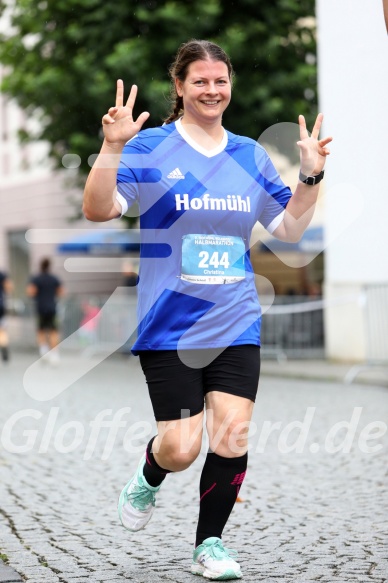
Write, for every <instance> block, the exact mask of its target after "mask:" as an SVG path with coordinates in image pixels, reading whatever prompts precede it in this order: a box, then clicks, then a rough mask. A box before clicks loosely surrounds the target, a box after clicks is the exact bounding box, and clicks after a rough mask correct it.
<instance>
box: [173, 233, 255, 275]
mask: <svg viewBox="0 0 388 583" xmlns="http://www.w3.org/2000/svg"><path fill="white" fill-rule="evenodd" d="M244 278H245V245H244V241H243V239H242V238H241V237H230V236H227V235H185V236H184V237H182V273H181V279H184V280H186V281H190V282H192V283H205V284H215V283H235V282H237V281H240V280H242V279H244Z"/></svg>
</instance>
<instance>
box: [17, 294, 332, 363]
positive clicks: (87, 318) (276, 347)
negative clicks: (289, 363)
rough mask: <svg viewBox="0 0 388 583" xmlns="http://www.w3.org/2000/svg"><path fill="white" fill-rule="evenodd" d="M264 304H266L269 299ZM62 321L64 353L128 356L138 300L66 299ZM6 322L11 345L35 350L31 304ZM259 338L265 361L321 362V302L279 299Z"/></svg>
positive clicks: (128, 297) (127, 297)
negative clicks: (315, 359)
mask: <svg viewBox="0 0 388 583" xmlns="http://www.w3.org/2000/svg"><path fill="white" fill-rule="evenodd" d="M120 290H121V291H120ZM261 299H262V302H263V303H264V304H265V301H266V298H261ZM58 319H59V328H60V331H61V337H62V339H66V342H65V344H64V348H65V349H69V350H77V351H79V350H81V351H87V352H93V351H99V350H105V349H106V350H108V351H109V350H112V349H114V348H115V347H118V348H117V350H118V351H120V352H129V351H130V348H131V346H132V344H133V342H134V339H135V338H136V296H134V295H129V294H127V293H126V292H125V288H120V289H119V290H116V292H115V293H114V294H113V295H112V296H111V297H110V298H100V297H94V298H90V299H82V298H68V299H66V300H62V301H61V302H60V303H59V309H58ZM8 320H9V331H10V339H11V344H13V345H14V346H17V347H21V348H34V347H36V342H35V317H34V315H33V306H32V304H30V303H28V304H26V306H25V307H24V310H23V311H22V314H20V315H18V316H16V315H14V316H9V317H8ZM128 337H129V338H128ZM261 337H262V352H263V354H265V355H266V356H267V357H275V358H277V359H278V360H282V359H283V360H284V359H286V358H323V357H324V336H323V307H322V301H321V300H320V299H318V300H315V301H311V299H310V298H306V297H304V296H303V297H299V296H277V297H276V298H275V302H274V304H273V305H272V306H271V309H270V310H269V311H268V312H266V313H264V315H263V319H262V332H261Z"/></svg>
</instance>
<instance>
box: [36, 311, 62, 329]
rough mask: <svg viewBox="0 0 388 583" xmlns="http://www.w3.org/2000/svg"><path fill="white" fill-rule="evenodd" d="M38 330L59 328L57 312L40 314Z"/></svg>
mask: <svg viewBox="0 0 388 583" xmlns="http://www.w3.org/2000/svg"><path fill="white" fill-rule="evenodd" d="M38 330H57V319H56V314H55V312H54V313H52V312H50V313H47V314H46V313H39V314H38Z"/></svg>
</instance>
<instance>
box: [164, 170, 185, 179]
mask: <svg viewBox="0 0 388 583" xmlns="http://www.w3.org/2000/svg"><path fill="white" fill-rule="evenodd" d="M167 178H175V180H184V178H185V177H184V176H183V174H182V172H181V171H180V170H179V168H175V170H172V171H171V172H170V174H168V175H167Z"/></svg>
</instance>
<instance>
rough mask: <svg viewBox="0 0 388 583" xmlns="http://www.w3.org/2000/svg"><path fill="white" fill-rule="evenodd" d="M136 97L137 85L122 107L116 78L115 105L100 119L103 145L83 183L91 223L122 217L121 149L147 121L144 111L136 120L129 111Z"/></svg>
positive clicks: (87, 215)
mask: <svg viewBox="0 0 388 583" xmlns="http://www.w3.org/2000/svg"><path fill="white" fill-rule="evenodd" d="M136 95H137V87H136V85H132V88H131V92H130V94H129V97H128V100H127V102H126V104H125V105H124V84H123V82H122V81H121V79H119V80H118V81H117V89H116V105H115V107H111V108H110V109H109V111H108V113H107V114H106V115H104V117H103V118H102V127H103V131H104V136H105V139H104V142H103V144H102V147H101V150H100V153H99V155H98V157H97V159H96V161H95V163H94V165H93V168H92V169H91V171H90V173H89V176H88V179H87V181H86V184H85V190H84V200H83V212H84V215H85V217H86V218H87V219H89V220H90V221H96V222H99V221H108V220H110V219H113V218H115V217H117V216H119V215H120V214H121V208H120V205H119V203H118V202H117V201H116V192H117V191H116V177H117V169H118V167H119V163H120V157H121V154H122V151H123V148H124V146H125V144H126V142H127V141H128V140H130V139H131V138H133V137H134V136H135V135H136V134H137V133H138V132H139V131H140V129H141V127H142V125H143V123H144V122H145V121H146V120H147V119H148V117H149V113H148V112H143V113H141V114H140V115H139V117H138V118H137V120H136V121H134V120H133V117H132V111H133V107H134V104H135V100H136Z"/></svg>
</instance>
